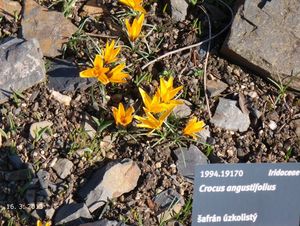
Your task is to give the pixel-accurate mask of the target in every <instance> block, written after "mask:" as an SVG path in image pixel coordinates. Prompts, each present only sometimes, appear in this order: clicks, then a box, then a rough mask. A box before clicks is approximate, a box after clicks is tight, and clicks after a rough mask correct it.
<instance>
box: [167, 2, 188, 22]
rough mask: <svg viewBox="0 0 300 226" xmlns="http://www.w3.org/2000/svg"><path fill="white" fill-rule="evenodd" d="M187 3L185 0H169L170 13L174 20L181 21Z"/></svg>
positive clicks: (185, 13)
mask: <svg viewBox="0 0 300 226" xmlns="http://www.w3.org/2000/svg"><path fill="white" fill-rule="evenodd" d="M188 6H189V5H188V4H187V2H186V1H185V0H171V14H172V18H173V20H175V21H183V20H185V17H186V15H187V8H188Z"/></svg>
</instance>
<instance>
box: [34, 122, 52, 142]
mask: <svg viewBox="0 0 300 226" xmlns="http://www.w3.org/2000/svg"><path fill="white" fill-rule="evenodd" d="M52 125H53V123H52V122H50V121H41V122H35V123H32V124H31V126H30V128H29V132H30V137H31V139H36V138H37V135H38V133H39V132H41V130H42V129H44V128H49V129H50V127H51V126H52ZM47 137H48V135H47V132H44V133H43V134H42V138H43V139H46V138H47Z"/></svg>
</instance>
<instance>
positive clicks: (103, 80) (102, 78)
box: [97, 73, 109, 85]
mask: <svg viewBox="0 0 300 226" xmlns="http://www.w3.org/2000/svg"><path fill="white" fill-rule="evenodd" d="M97 79H98V80H99V81H100V82H101V83H102V84H104V85H107V84H108V83H109V79H108V78H107V76H106V75H105V74H104V73H101V74H100V75H98V77H97Z"/></svg>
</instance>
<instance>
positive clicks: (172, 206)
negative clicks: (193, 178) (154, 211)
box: [154, 188, 184, 222]
mask: <svg viewBox="0 0 300 226" xmlns="http://www.w3.org/2000/svg"><path fill="white" fill-rule="evenodd" d="M154 202H155V204H156V205H157V206H158V208H159V210H158V219H159V221H160V222H165V221H167V220H169V219H171V218H172V216H173V215H174V214H176V213H179V212H180V210H181V208H182V207H183V206H184V198H183V197H182V196H181V195H180V194H178V193H177V192H176V191H175V190H174V189H172V188H169V189H167V190H165V191H163V192H161V193H159V194H158V195H157V196H156V197H155V198H154Z"/></svg>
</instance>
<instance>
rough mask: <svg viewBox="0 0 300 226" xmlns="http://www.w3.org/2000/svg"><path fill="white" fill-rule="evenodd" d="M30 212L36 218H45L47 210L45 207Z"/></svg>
mask: <svg viewBox="0 0 300 226" xmlns="http://www.w3.org/2000/svg"><path fill="white" fill-rule="evenodd" d="M31 208H32V207H31ZM30 214H31V216H33V217H34V218H36V219H44V218H45V216H46V214H45V210H43V209H35V210H33V211H32V212H31V213H30Z"/></svg>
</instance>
